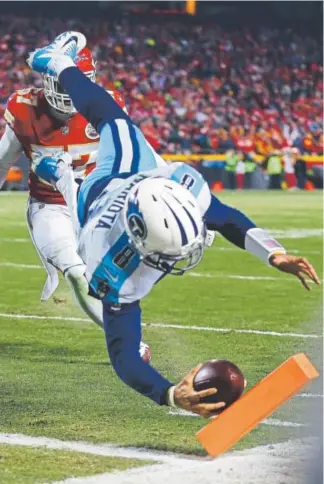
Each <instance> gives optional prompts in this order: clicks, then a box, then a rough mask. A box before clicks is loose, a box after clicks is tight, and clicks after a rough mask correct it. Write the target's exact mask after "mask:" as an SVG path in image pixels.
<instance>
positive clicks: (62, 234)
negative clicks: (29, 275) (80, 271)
mask: <svg viewBox="0 0 324 484" xmlns="http://www.w3.org/2000/svg"><path fill="white" fill-rule="evenodd" d="M27 222H28V227H29V233H30V236H31V239H32V241H33V244H34V246H35V248H36V250H37V252H38V255H39V257H40V259H41V261H42V263H43V265H44V267H45V269H46V272H47V274H48V277H47V280H46V283H45V286H44V288H43V292H42V296H41V300H42V301H47V300H48V299H49V298H50V297H51V296H52V294H53V293H54V291H55V289H56V288H57V286H58V283H59V279H58V274H57V270H59V271H61V272H62V273H64V272H65V271H67V270H68V269H70V268H71V267H74V266H78V265H82V266H83V265H84V264H83V261H82V259H81V258H80V256H79V255H78V253H77V249H76V248H77V244H76V239H75V234H74V230H73V225H72V220H71V217H70V215H69V211H68V208H67V207H66V206H64V205H55V204H45V203H42V202H38V201H36V200H34V199H32V198H30V199H29V200H28V204H27Z"/></svg>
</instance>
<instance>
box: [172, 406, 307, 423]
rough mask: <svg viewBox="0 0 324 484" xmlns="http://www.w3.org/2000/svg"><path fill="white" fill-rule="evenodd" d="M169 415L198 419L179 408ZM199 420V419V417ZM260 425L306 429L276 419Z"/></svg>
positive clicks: (268, 419)
mask: <svg viewBox="0 0 324 484" xmlns="http://www.w3.org/2000/svg"><path fill="white" fill-rule="evenodd" d="M168 414H169V415H176V416H178V417H199V415H197V414H196V413H192V412H187V411H186V410H182V409H181V408H179V409H175V410H169V412H168ZM199 418H200V417H199ZM260 424H261V425H270V426H271V427H306V424H303V423H298V422H287V421H285V420H278V419H276V418H266V419H265V420H263V421H262V422H260Z"/></svg>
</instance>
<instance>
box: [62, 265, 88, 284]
mask: <svg viewBox="0 0 324 484" xmlns="http://www.w3.org/2000/svg"><path fill="white" fill-rule="evenodd" d="M64 277H65V279H66V280H67V281H69V282H71V283H72V284H80V283H82V284H85V283H87V281H86V278H85V266H84V265H78V266H73V267H70V268H69V269H67V270H66V271H65V272H64Z"/></svg>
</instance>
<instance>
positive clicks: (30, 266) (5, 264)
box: [0, 262, 44, 269]
mask: <svg viewBox="0 0 324 484" xmlns="http://www.w3.org/2000/svg"><path fill="white" fill-rule="evenodd" d="M0 267H16V268H18V269H44V267H43V266H40V265H38V264H18V263H16V262H0Z"/></svg>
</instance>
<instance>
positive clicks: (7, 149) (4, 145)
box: [0, 125, 23, 188]
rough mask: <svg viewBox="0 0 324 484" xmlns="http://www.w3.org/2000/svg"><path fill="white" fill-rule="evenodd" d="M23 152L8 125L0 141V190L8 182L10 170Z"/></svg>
mask: <svg viewBox="0 0 324 484" xmlns="http://www.w3.org/2000/svg"><path fill="white" fill-rule="evenodd" d="M22 150H23V149H22V146H21V143H20V141H19V140H18V138H17V137H16V135H15V133H14V131H13V130H12V129H11V128H10V127H9V126H8V125H7V126H6V130H5V132H4V134H3V136H2V138H1V140H0V188H1V187H2V186H3V184H4V182H5V181H6V178H7V174H8V170H9V168H11V167H12V166H13V165H14V163H15V162H16V161H17V160H18V158H19V156H20V155H21V153H22Z"/></svg>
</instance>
